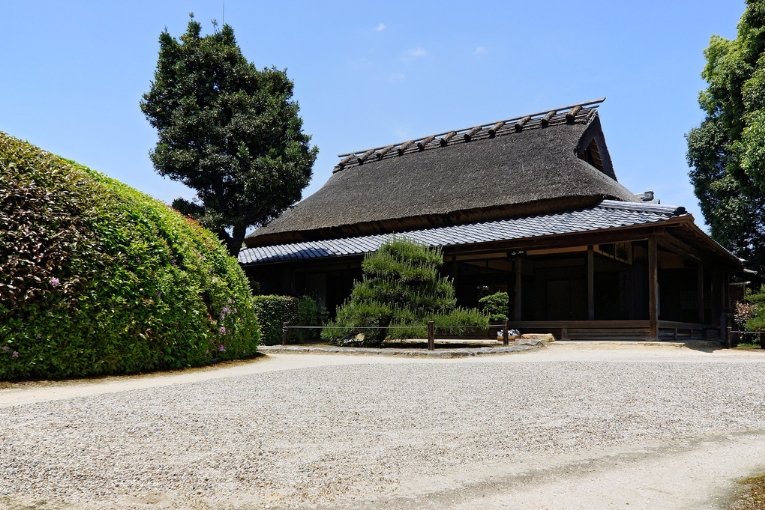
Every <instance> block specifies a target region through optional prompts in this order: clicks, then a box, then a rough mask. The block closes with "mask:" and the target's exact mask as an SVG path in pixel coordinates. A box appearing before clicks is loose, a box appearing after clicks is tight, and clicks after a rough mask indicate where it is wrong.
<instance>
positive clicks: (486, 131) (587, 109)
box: [333, 97, 606, 173]
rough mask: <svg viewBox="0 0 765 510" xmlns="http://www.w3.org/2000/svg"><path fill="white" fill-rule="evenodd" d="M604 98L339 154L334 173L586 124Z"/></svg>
mask: <svg viewBox="0 0 765 510" xmlns="http://www.w3.org/2000/svg"><path fill="white" fill-rule="evenodd" d="M605 100H606V98H605V97H601V98H598V99H593V100H591V101H584V102H581V103H575V104H572V105H567V106H561V107H559V108H553V109H549V110H545V111H542V112H537V113H531V114H526V115H519V116H517V117H512V118H509V119H505V120H500V121H495V122H489V123H486V124H480V125H478V126H472V127H468V128H463V129H457V130H450V131H446V132H443V133H437V134H434V135H428V136H423V137H419V138H412V139H410V140H406V141H404V142H399V143H394V144H389V145H384V146H381V147H373V148H371V149H364V150H360V151H353V152H348V153H345V154H339V155H338V157H339V158H341V160H340V162H339V163H338V164H337V165H336V166H335V168H334V170H333V173H336V172H339V171H341V170H344V169H346V168H349V167H353V166H361V165H363V164H364V163H366V162H367V161H380V160H382V159H386V158H393V157H399V156H403V155H405V154H411V153H413V152H422V151H424V150H429V149H435V148H439V147H447V146H449V145H453V144H455V143H459V142H463V143H468V142H470V141H473V140H480V139H486V138H495V137H496V136H503V135H507V134H510V133H520V132H522V131H524V130H528V129H543V128H547V127H549V126H555V125H560V124H576V123H587V122H589V121H590V120H591V118H592V116H593V115H594V114H595V112H596V111H597V108H598V107H599V106H600V104H601V103H602V102H603V101H605Z"/></svg>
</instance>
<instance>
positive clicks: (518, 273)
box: [513, 257, 523, 321]
mask: <svg viewBox="0 0 765 510" xmlns="http://www.w3.org/2000/svg"><path fill="white" fill-rule="evenodd" d="M513 265H514V266H515V267H514V269H515V286H514V287H513V320H514V321H519V320H521V311H522V310H521V298H522V297H523V296H522V294H521V286H522V285H523V261H522V259H521V258H520V257H516V258H515V260H514V261H513Z"/></svg>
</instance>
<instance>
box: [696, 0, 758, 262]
mask: <svg viewBox="0 0 765 510" xmlns="http://www.w3.org/2000/svg"><path fill="white" fill-rule="evenodd" d="M704 53H705V56H706V59H707V64H706V66H705V68H704V71H703V73H702V76H703V77H704V79H705V80H706V81H707V83H708V84H709V86H708V87H707V88H706V89H705V90H703V91H702V92H701V93H700V94H699V104H700V106H701V108H702V109H703V110H704V111H705V112H706V118H705V119H704V121H703V122H702V123H701V125H700V126H699V127H697V128H694V129H692V130H691V131H690V132H689V133H688V135H687V140H688V163H689V164H690V166H691V167H692V168H691V171H690V178H691V182H692V183H693V186H694V188H695V191H696V196H697V197H698V199H699V202H700V205H701V210H702V212H703V213H704V216H705V218H706V220H707V222H708V223H709V225H710V227H711V234H712V237H714V238H715V239H716V240H717V241H718V242H720V243H721V244H722V245H724V246H725V247H727V248H729V249H731V250H732V251H733V252H734V253H736V254H737V255H738V256H740V257H743V258H745V259H747V260H749V265H751V266H752V267H753V268H754V269H757V270H759V271H760V274H764V273H765V0H747V7H746V10H745V11H744V14H743V16H742V17H741V21H740V22H739V25H738V35H737V37H736V38H735V39H733V40H729V39H725V38H723V37H720V36H712V38H711V40H710V43H709V46H708V47H707V49H706V51H705V52H704Z"/></svg>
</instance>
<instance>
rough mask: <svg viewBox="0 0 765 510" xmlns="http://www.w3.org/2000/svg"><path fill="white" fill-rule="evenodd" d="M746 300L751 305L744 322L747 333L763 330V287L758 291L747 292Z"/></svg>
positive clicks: (764, 291)
mask: <svg viewBox="0 0 765 510" xmlns="http://www.w3.org/2000/svg"><path fill="white" fill-rule="evenodd" d="M746 299H747V301H748V302H749V303H751V312H750V315H749V316H748V317H747V318H746V320H745V326H746V329H747V330H749V331H764V330H765V287H760V289H759V290H758V291H750V292H747V296H746Z"/></svg>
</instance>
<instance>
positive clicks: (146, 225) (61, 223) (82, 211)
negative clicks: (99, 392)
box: [0, 133, 259, 379]
mask: <svg viewBox="0 0 765 510" xmlns="http://www.w3.org/2000/svg"><path fill="white" fill-rule="evenodd" d="M0 228H1V229H2V231H0V379H18V378H61V377H73V376H84V375H95V374H118V373H129V372H139V371H146V370H156V369H166V368H180V367H188V366H194V365H202V364H205V363H210V362H212V361H215V360H218V359H230V358H239V357H244V356H250V355H252V354H254V353H255V352H256V350H257V345H258V340H259V332H258V327H257V323H256V321H255V314H254V312H253V310H252V296H251V294H250V289H249V286H248V283H247V279H246V278H245V276H244V273H243V272H242V270H241V268H240V267H239V264H238V263H237V261H236V260H235V259H234V258H232V257H229V256H228V254H227V252H226V250H225V249H224V248H223V246H222V245H221V244H220V242H219V241H218V240H217V239H216V238H215V236H213V235H212V234H211V233H209V232H208V231H206V230H205V229H203V228H202V227H200V226H199V225H198V224H196V223H195V222H193V221H191V220H189V219H187V218H185V217H183V216H181V215H180V214H178V213H177V212H175V211H173V210H172V209H171V208H169V207H168V206H166V205H165V204H163V203H161V202H159V201H157V200H154V199H152V198H150V197H148V196H147V195H144V194H142V193H140V192H138V191H137V190H135V189H132V188H130V187H128V186H126V185H124V184H122V183H120V182H118V181H115V180H114V179H110V178H108V177H106V176H104V175H102V174H100V173H98V172H95V171H93V170H90V169H88V168H86V167H84V166H81V165H78V164H77V163H74V162H72V161H68V160H65V159H62V158H60V157H57V156H54V155H51V154H49V153H46V152H44V151H42V150H40V149H38V148H36V147H34V146H32V145H30V144H28V143H25V142H22V141H20V140H17V139H15V138H12V137H10V136H8V135H6V134H3V133H0Z"/></svg>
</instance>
